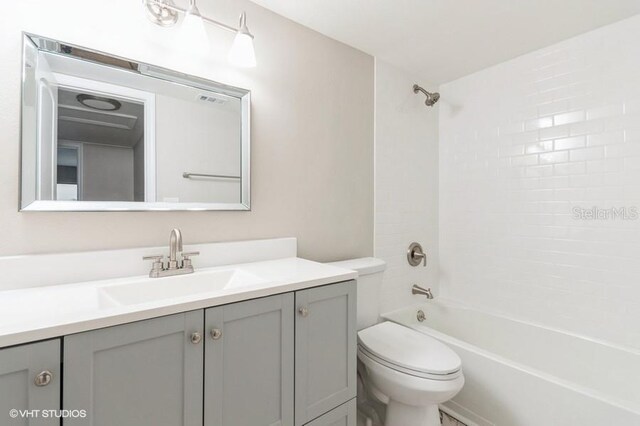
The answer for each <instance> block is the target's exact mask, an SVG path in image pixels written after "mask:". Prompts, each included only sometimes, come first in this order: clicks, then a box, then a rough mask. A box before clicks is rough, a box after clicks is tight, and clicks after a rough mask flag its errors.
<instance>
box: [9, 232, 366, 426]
mask: <svg viewBox="0 0 640 426" xmlns="http://www.w3.org/2000/svg"><path fill="white" fill-rule="evenodd" d="M247 244H254V243H252V242H249V243H247ZM257 244H267V245H268V244H269V243H268V242H258V243H257ZM279 244H281V246H282V247H285V248H284V252H286V251H287V250H288V249H287V248H286V246H290V247H291V246H292V247H294V250H295V240H292V239H288V240H280V241H279ZM224 245H225V244H218V245H214V244H209V245H201V246H199V247H197V248H198V249H199V250H200V251H201V252H202V253H203V256H202V257H203V258H204V261H203V262H205V263H206V262H207V261H208V260H207V259H210V258H212V257H215V252H216V251H228V250H230V251H231V252H234V250H235V251H237V252H238V253H240V252H244V250H243V249H242V243H240V246H238V247H236V248H232V249H229V248H228V247H227V249H224V248H223V247H213V248H212V246H224ZM245 248H246V246H245ZM141 250H142V251H145V252H148V251H150V249H141ZM154 250H157V249H154ZM282 251H283V250H277V249H276V250H275V251H274V256H278V255H282V254H283V253H282ZM289 251H291V250H289ZM138 254H141V253H138ZM289 254H291V253H289ZM121 255H122V253H113V256H121ZM227 255H228V253H227ZM65 256H68V257H69V258H67V259H66V260H65V259H63V260H62V261H63V263H64V262H65V261H71V260H73V259H72V257H73V256H76V255H65ZM98 258H100V257H98ZM2 261H3V260H2V259H0V263H2ZM5 261H7V262H9V261H10V260H5ZM38 261H40V262H47V261H49V260H47V259H44V258H43V257H40V259H38ZM57 261H60V258H58V259H57ZM98 269H99V268H98ZM229 271H234V272H233V274H232V276H235V277H236V279H235V281H234V279H227V280H226V281H225V282H226V284H225V286H223V287H222V288H218V287H216V285H217V281H216V280H219V279H220V278H219V277H220V274H222V275H225V274H226V275H225V276H228V275H229V274H231V273H230V272H229ZM240 271H242V273H240ZM198 274H200V275H198ZM243 274H244V275H243ZM54 275H55V274H54ZM194 277H195V278H194ZM199 277H205V279H208V280H210V282H211V283H212V288H214V290H212V291H208V292H207V291H204V292H200V293H195V294H187V295H176V294H170V293H167V291H166V289H163V282H164V283H169V284H166V285H173V284H175V285H176V286H183V287H186V288H187V289H191V290H193V289H196V290H197V289H198V287H197V286H196V285H195V283H197V282H200V281H198V280H200V279H201V278H199ZM249 277H252V279H253V280H251V279H249ZM354 278H355V273H354V272H352V271H348V270H343V269H340V268H336V267H332V266H329V265H323V264H318V263H315V262H310V261H306V260H303V259H299V258H295V257H285V258H279V259H271V260H263V261H260V262H252V263H244V264H238V265H231V266H229V265H227V266H218V267H211V268H200V269H198V270H196V272H195V273H194V274H191V275H188V276H187V275H185V276H183V277H175V278H171V277H170V278H157V279H150V278H142V277H139V276H138V277H136V278H135V279H130V278H118V279H110V280H103V281H88V282H85V283H79V284H66V285H55V286H43V287H37V288H21V289H15V290H9V291H4V292H2V293H0V295H1V294H4V295H6V296H3V297H2V298H0V303H3V302H5V301H7V300H12V301H13V303H24V302H25V301H26V300H27V299H29V298H30V297H31V298H33V301H34V303H35V304H36V305H37V304H38V302H37V301H38V300H39V301H42V300H43V298H44V299H48V300H49V301H50V303H53V304H55V299H54V297H56V294H57V295H58V296H60V297H72V298H73V295H74V292H75V294H76V295H77V298H76V302H78V303H76V304H82V303H83V298H84V297H85V296H84V295H83V292H84V294H85V295H86V294H92V295H93V296H94V297H98V298H99V299H101V300H100V301H98V302H95V300H94V302H95V303H97V305H96V306H97V308H96V309H95V310H93V311H91V312H87V311H86V310H85V311H83V310H82V309H81V308H82V307H81V306H80V307H78V309H77V310H76V311H75V312H74V311H73V309H72V308H70V307H67V305H65V301H63V300H61V299H60V300H59V301H60V303H59V304H58V307H57V308H55V309H57V312H56V311H55V309H54V310H53V311H51V312H50V313H47V314H45V315H43V316H42V317H41V318H32V319H31V320H30V321H26V322H25V321H15V320H14V322H13V325H11V320H10V319H9V318H8V317H7V316H6V314H2V313H0V319H2V320H5V319H6V320H7V321H5V322H2V323H0V324H5V325H0V342H2V346H3V348H2V349H0V390H2V394H3V395H10V396H11V397H10V398H9V399H8V400H2V401H0V416H5V415H6V413H9V410H10V409H13V408H16V409H19V410H60V409H62V410H68V411H67V412H63V414H64V415H65V416H66V418H65V419H64V421H63V424H64V425H65V426H75V425H92V426H94V425H95V426H102V425H105V426H107V425H123V426H126V425H136V426H143V425H154V426H163V425H167V426H176V425H184V426H196V425H198V426H202V425H206V426H222V425H226V426H242V425H247V426H258V425H265V426H266V425H283V426H284V425H295V426H302V425H307V424H308V425H313V426H322V425H345V426H346V425H355V421H356V420H355V411H356V406H355V399H354V398H355V396H356V284H355V281H354ZM172 279H175V281H171V280H172ZM167 280H168V281H167ZM180 280H183V281H180ZM152 285H156V286H157V288H158V293H160V294H165V295H166V297H164V296H162V297H161V298H160V299H157V298H156V299H150V300H147V299H145V297H147V293H146V291H147V290H146V289H147V288H148V287H145V286H152ZM94 290H95V291H94ZM129 290H132V291H130V292H129ZM56 292H57V293H56ZM127 292H129V293H127ZM163 292H164V293H163ZM20 295H22V296H21V297H22V299H20V297H19V296H20ZM108 299H110V300H108ZM19 300H21V302H18V301H19ZM31 316H32V317H37V316H38V313H37V312H33V311H32V312H31ZM47 317H48V318H49V319H50V320H52V321H53V320H54V318H56V321H57V323H55V324H54V323H53V322H51V323H50V324H46V321H47ZM132 318H137V319H138V320H135V321H132V320H131V319H132ZM34 336H38V338H37V339H34V338H33V337H34ZM47 337H49V338H47ZM31 340H38V341H34V342H32V341H31ZM81 410H84V412H83V411H81ZM41 413H42V412H41ZM83 413H85V414H84V415H83ZM7 420H9V421H10V419H9V418H7ZM20 421H23V420H22V419H17V420H16V424H23V423H20ZM2 424H7V425H10V424H11V423H10V422H9V423H5V422H4V419H3V421H2ZM29 424H37V425H58V424H59V420H58V419H57V418H55V417H53V418H42V417H39V418H37V419H31V423H29Z"/></svg>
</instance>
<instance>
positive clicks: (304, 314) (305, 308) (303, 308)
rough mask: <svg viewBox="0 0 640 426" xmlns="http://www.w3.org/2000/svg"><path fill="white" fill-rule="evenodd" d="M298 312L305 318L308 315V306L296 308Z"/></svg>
mask: <svg viewBox="0 0 640 426" xmlns="http://www.w3.org/2000/svg"><path fill="white" fill-rule="evenodd" d="M298 313H299V314H300V316H301V317H302V318H306V317H308V316H309V308H307V307H305V306H303V307H301V308H300V309H298Z"/></svg>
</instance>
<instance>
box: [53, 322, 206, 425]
mask: <svg viewBox="0 0 640 426" xmlns="http://www.w3.org/2000/svg"><path fill="white" fill-rule="evenodd" d="M203 315H204V313H203V311H202V310H199V311H193V312H186V313H181V314H176V315H170V316H165V317H160V318H155V319H151V320H146V321H140V322H135V323H131V324H125V325H120V326H116V327H110V328H104V329H99V330H94V331H88V332H85V333H79V334H74V335H70V336H66V337H65V338H64V387H63V388H64V390H63V405H64V408H65V409H70V410H71V409H85V410H87V418H86V419H82V418H78V419H73V418H69V419H65V421H64V426H76V425H78V426H116V425H117V426H202V421H203V419H202V411H203V409H202V386H203V378H202V377H203V342H202V340H203V335H202V333H203V324H204V318H203Z"/></svg>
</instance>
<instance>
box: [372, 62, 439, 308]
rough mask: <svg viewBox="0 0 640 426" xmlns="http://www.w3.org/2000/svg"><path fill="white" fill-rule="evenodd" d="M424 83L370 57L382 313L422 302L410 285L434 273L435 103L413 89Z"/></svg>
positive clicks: (433, 281)
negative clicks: (418, 251) (413, 250)
mask: <svg viewBox="0 0 640 426" xmlns="http://www.w3.org/2000/svg"><path fill="white" fill-rule="evenodd" d="M415 83H419V84H420V85H423V86H424V87H426V88H427V89H429V90H435V88H434V87H433V86H432V85H430V84H429V83H428V82H425V81H422V80H420V79H419V78H417V77H415V76H412V75H410V74H408V73H406V72H404V71H402V70H400V69H398V68H395V67H394V66H392V65H390V64H387V63H385V62H382V61H380V60H376V153H375V158H376V160H375V165H376V170H375V187H376V196H375V198H376V202H375V206H376V207H375V256H376V257H379V258H381V259H384V260H385V261H386V262H387V270H386V272H385V275H384V283H383V288H382V292H381V293H382V294H381V295H382V297H381V303H382V305H381V309H382V312H386V311H389V310H393V309H397V308H400V307H402V306H406V305H410V304H415V303H422V302H424V297H419V296H413V295H412V294H411V286H412V285H413V284H419V285H421V286H423V287H431V288H432V289H433V290H434V292H436V293H437V277H438V207H437V206H438V129H437V126H438V107H437V106H436V107H434V108H429V107H427V106H425V104H424V96H423V95H422V94H420V95H416V94H414V93H413V90H412V87H413V85H414V84H415ZM412 241H418V242H420V243H421V244H422V246H423V248H424V249H425V250H426V251H427V254H428V256H429V259H428V266H427V267H426V268H423V267H421V266H420V267H412V266H410V265H409V264H408V263H407V257H406V251H407V248H408V246H409V244H410V243H411V242H412Z"/></svg>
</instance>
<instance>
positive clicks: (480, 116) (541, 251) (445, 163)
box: [440, 16, 640, 347]
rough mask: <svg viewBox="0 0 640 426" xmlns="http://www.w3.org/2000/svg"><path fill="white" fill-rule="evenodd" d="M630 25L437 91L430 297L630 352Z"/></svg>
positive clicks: (638, 173)
mask: <svg viewBox="0 0 640 426" xmlns="http://www.w3.org/2000/svg"><path fill="white" fill-rule="evenodd" d="M639 39H640V16H636V17H634V18H631V19H628V20H625V21H622V22H620V23H617V24H614V25H610V26H607V27H604V28H601V29H598V30H595V31H592V32H589V33H587V34H584V35H581V36H579V37H576V38H573V39H570V40H567V41H565V42H562V43H559V44H556V45H553V46H550V47H548V48H545V49H542V50H539V51H536V52H533V53H530V54H527V55H524V56H521V57H519V58H516V59H514V60H511V61H509V62H506V63H503V64H500V65H498V66H495V67H492V68H489V69H487V70H484V71H481V72H478V73H475V74H472V75H470V76H467V77H464V78H462V79H459V80H456V81H453V82H450V83H447V84H445V85H443V86H442V87H441V92H442V100H441V110H440V141H441V143H440V201H441V205H440V224H441V225H440V256H441V274H440V277H441V287H442V292H443V293H444V294H445V295H446V296H448V297H452V298H455V299H462V300H464V301H467V302H470V303H473V304H475V305H480V306H483V307H487V308H490V309H492V310H495V311H500V312H503V313H507V314H509V315H512V316H514V317H518V318H524V319H527V320H533V321H536V322H539V323H542V324H546V325H549V326H553V327H560V328H563V329H567V330H570V331H574V332H578V333H582V334H586V335H589V336H593V337H597V338H603V339H607V340H610V341H613V342H618V343H621V344H627V345H632V346H634V347H640V331H639V329H638V327H637V325H638V324H640V282H639V280H638V277H639V276H640V262H638V259H640V220H619V219H618V220H576V219H574V218H572V214H573V210H572V209H573V208H574V207H584V208H591V207H593V206H597V207H598V208H601V209H608V208H612V207H617V208H620V207H628V208H631V207H635V206H640V73H639V72H638V70H640V44H638V40H639Z"/></svg>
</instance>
